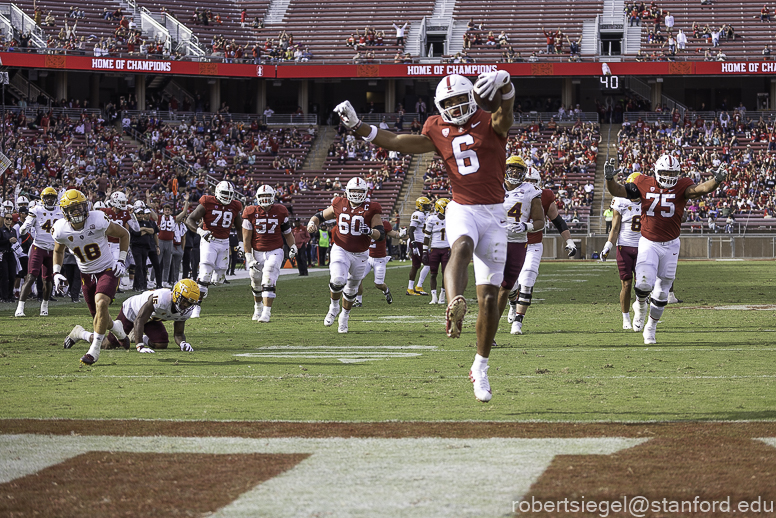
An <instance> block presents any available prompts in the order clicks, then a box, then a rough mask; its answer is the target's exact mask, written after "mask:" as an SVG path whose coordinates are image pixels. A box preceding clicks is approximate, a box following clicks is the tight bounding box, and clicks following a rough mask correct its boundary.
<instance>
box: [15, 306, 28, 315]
mask: <svg viewBox="0 0 776 518" xmlns="http://www.w3.org/2000/svg"><path fill="white" fill-rule="evenodd" d="M13 316H15V317H25V316H27V315H25V314H24V310H23V309H21V308H16V313H14V314H13Z"/></svg>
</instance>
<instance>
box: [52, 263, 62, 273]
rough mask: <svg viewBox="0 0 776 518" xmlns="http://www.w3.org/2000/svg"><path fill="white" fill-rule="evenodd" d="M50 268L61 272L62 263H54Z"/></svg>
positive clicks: (55, 271)
mask: <svg viewBox="0 0 776 518" xmlns="http://www.w3.org/2000/svg"><path fill="white" fill-rule="evenodd" d="M52 269H53V270H54V273H62V265H61V264H55V265H54V268H52Z"/></svg>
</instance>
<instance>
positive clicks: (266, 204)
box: [256, 184, 275, 210]
mask: <svg viewBox="0 0 776 518" xmlns="http://www.w3.org/2000/svg"><path fill="white" fill-rule="evenodd" d="M273 203H275V189H273V188H272V187H270V186H269V185H266V184H264V185H262V186H261V187H259V188H258V189H256V205H258V206H259V207H261V208H262V209H264V210H269V208H270V207H272V204H273Z"/></svg>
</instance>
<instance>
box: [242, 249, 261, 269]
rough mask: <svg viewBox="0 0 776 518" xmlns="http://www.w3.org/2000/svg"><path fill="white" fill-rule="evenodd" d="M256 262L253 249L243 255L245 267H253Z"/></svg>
mask: <svg viewBox="0 0 776 518" xmlns="http://www.w3.org/2000/svg"><path fill="white" fill-rule="evenodd" d="M257 262H258V261H256V258H255V257H253V250H251V251H250V253H248V254H247V255H246V256H245V266H246V267H247V268H253V267H254V266H255V265H256V263H257Z"/></svg>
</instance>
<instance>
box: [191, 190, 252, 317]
mask: <svg viewBox="0 0 776 518" xmlns="http://www.w3.org/2000/svg"><path fill="white" fill-rule="evenodd" d="M235 195H236V191H235V189H234V186H233V185H232V184H231V182H227V181H226V180H224V181H221V182H218V185H216V191H215V196H210V195H207V194H206V195H204V196H202V197H201V198H200V199H199V205H198V206H197V208H196V209H194V210H193V211H192V213H191V214H189V217H188V218H186V227H188V229H189V230H191V231H192V232H196V233H197V234H199V235H200V236H201V237H202V242H201V244H200V261H199V274H198V276H197V283H198V284H199V290H200V300H204V298H205V297H207V290H208V288H207V287H208V286H209V285H211V284H221V283H222V282H224V279H225V278H226V270H227V268H228V267H229V254H230V252H231V250H230V248H229V229H230V228H232V225H234V226H235V227H236V228H242V216H241V215H242V208H243V207H242V203H240V201H239V200H236V199H235ZM200 220H202V227H200V226H199V221H200ZM200 311H201V306H197V307H196V308H194V311H193V312H192V314H191V318H198V317H199V314H200Z"/></svg>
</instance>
